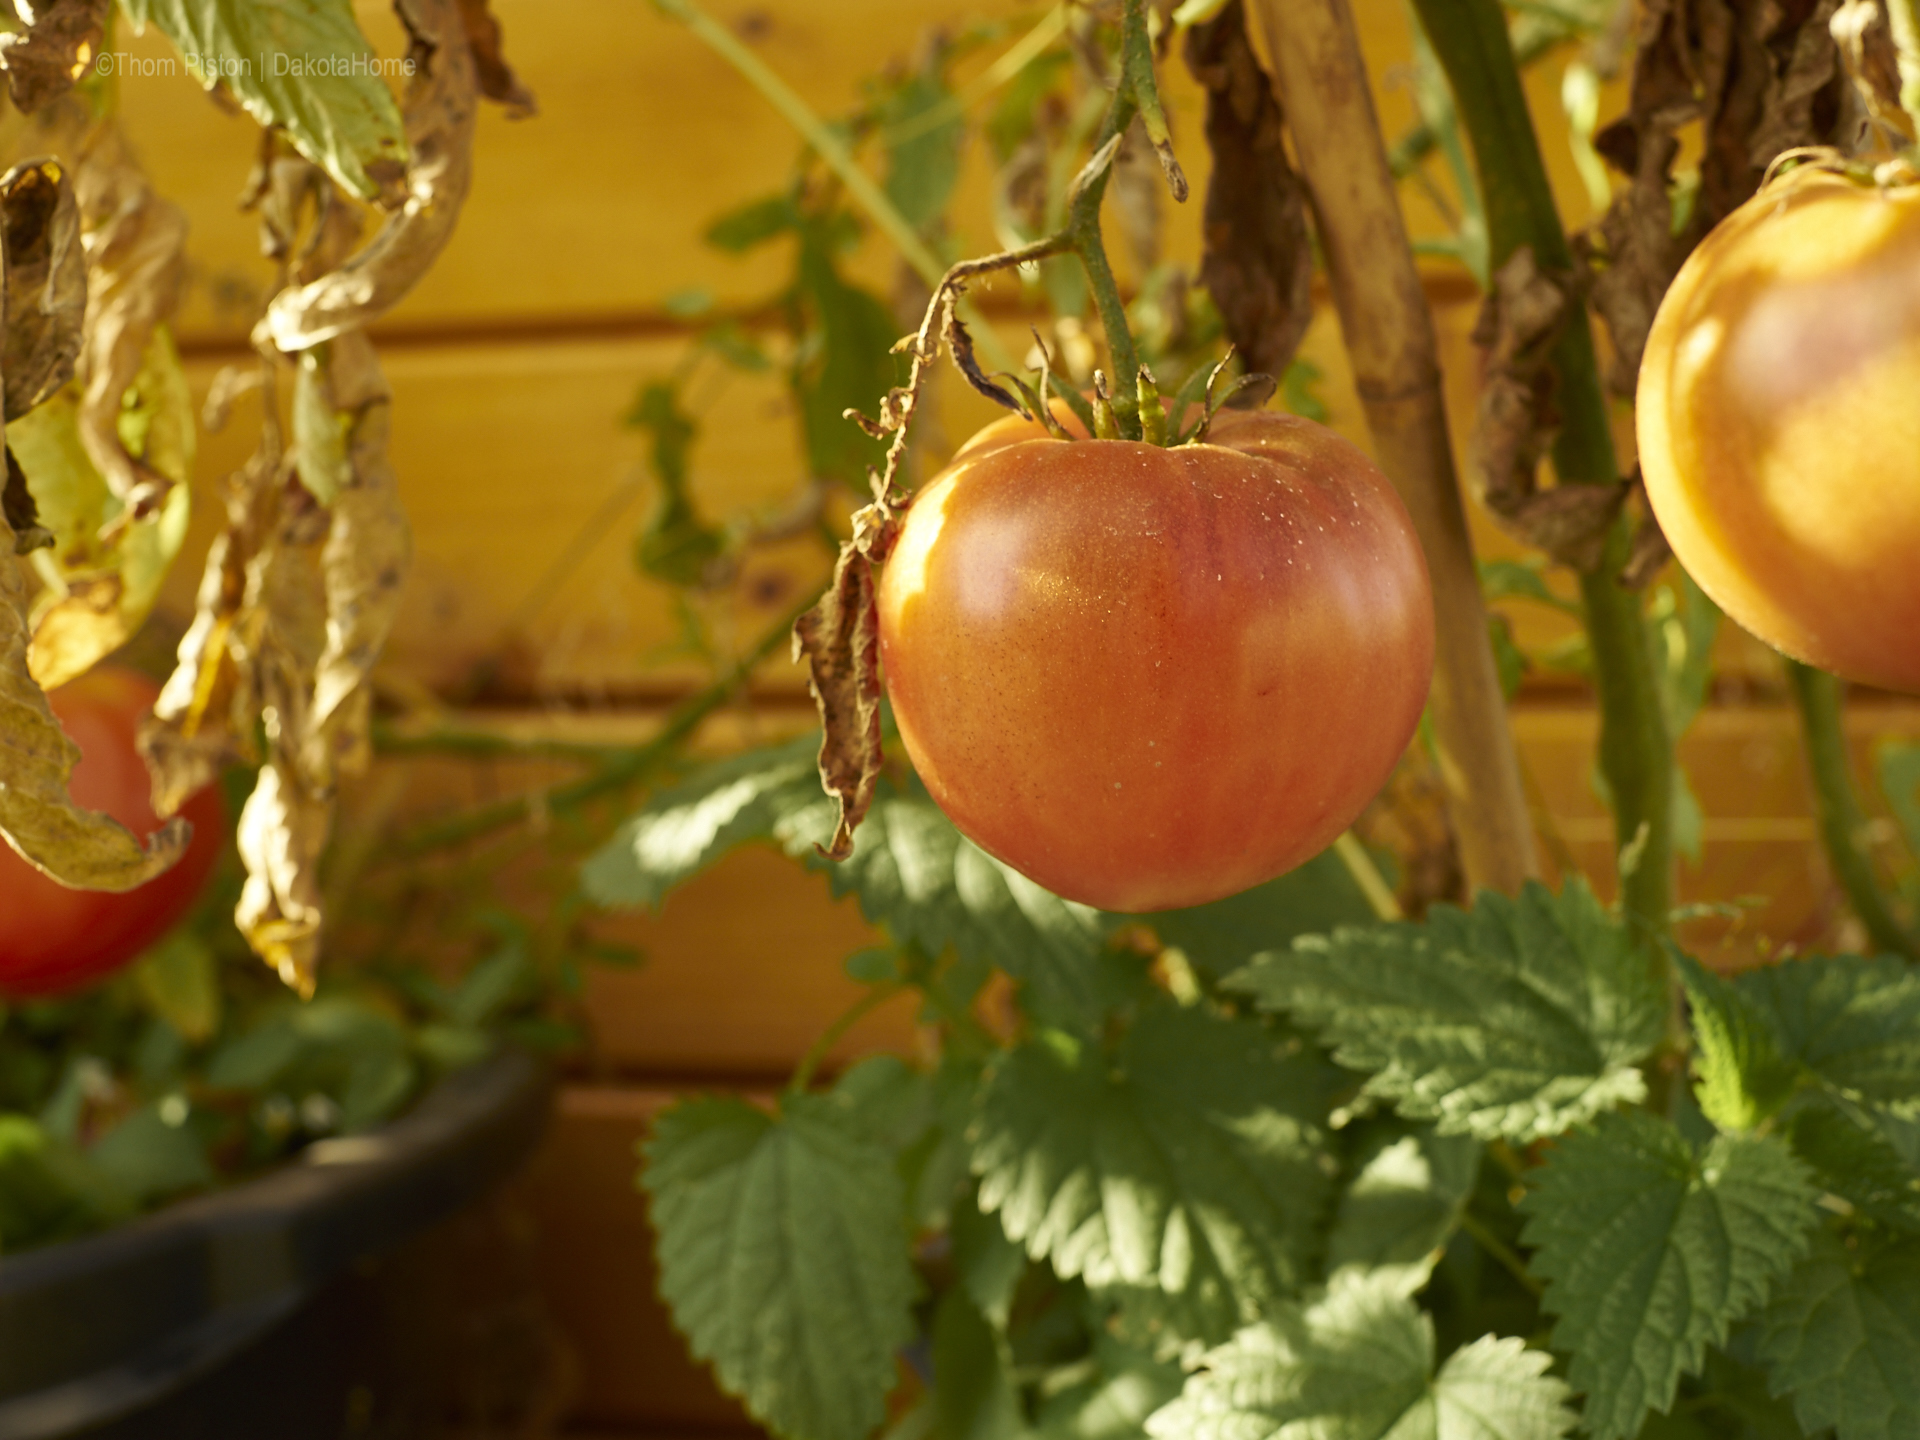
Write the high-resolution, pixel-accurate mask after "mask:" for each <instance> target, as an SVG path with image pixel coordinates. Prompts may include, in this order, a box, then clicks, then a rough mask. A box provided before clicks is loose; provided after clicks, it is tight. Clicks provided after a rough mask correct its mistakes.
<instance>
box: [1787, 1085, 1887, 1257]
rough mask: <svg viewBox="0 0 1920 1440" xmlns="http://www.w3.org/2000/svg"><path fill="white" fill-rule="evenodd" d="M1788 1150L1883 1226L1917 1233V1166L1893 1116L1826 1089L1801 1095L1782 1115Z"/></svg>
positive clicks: (1827, 1187) (1825, 1184)
mask: <svg viewBox="0 0 1920 1440" xmlns="http://www.w3.org/2000/svg"><path fill="white" fill-rule="evenodd" d="M1784 1119H1785V1124H1784V1126H1783V1130H1784V1133H1785V1134H1786V1137H1787V1143H1788V1144H1790V1145H1792V1146H1793V1153H1794V1154H1796V1155H1798V1156H1799V1157H1800V1158H1801V1159H1802V1160H1804V1161H1805V1162H1806V1163H1807V1164H1808V1165H1811V1166H1812V1167H1813V1171H1814V1174H1815V1175H1816V1176H1817V1177H1818V1179H1819V1182H1820V1185H1821V1187H1822V1188H1823V1189H1825V1190H1827V1191H1829V1192H1830V1193H1832V1194H1834V1195H1838V1196H1839V1197H1840V1198H1841V1199H1843V1200H1845V1201H1846V1202H1847V1203H1848V1204H1849V1205H1851V1206H1853V1207H1854V1209H1856V1210H1858V1211H1860V1212H1861V1213H1862V1214H1865V1215H1869V1216H1871V1217H1872V1218H1873V1219H1875V1220H1877V1221H1879V1222H1880V1223H1881V1224H1882V1225H1885V1226H1888V1227H1889V1228H1891V1229H1894V1230H1900V1231H1905V1232H1906V1233H1907V1234H1910V1235H1920V1166H1916V1164H1915V1159H1914V1157H1913V1156H1912V1155H1911V1154H1910V1153H1907V1152H1906V1151H1905V1150H1904V1148H1903V1146H1902V1143H1901V1142H1902V1141H1903V1140H1905V1139H1907V1137H1906V1136H1905V1135H1903V1134H1901V1133H1899V1130H1898V1129H1897V1128H1896V1127H1898V1126H1899V1125H1900V1122H1898V1121H1896V1120H1894V1118H1893V1117H1892V1116H1889V1115H1885V1114H1883V1113H1877V1112H1875V1111H1872V1110H1869V1109H1868V1108H1866V1107H1865V1106H1863V1105H1860V1104H1857V1103H1856V1102H1854V1101H1852V1100H1849V1099H1848V1098H1847V1097H1846V1096H1844V1095H1840V1094H1837V1093H1835V1092H1834V1091H1831V1090H1825V1089H1822V1090H1812V1091H1807V1092H1804V1093H1803V1094H1801V1095H1800V1096H1798V1097H1797V1098H1796V1101H1795V1103H1794V1104H1793V1105H1792V1106H1791V1107H1790V1108H1789V1109H1788V1111H1787V1112H1786V1115H1785V1117H1784Z"/></svg>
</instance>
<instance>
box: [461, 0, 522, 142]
mask: <svg viewBox="0 0 1920 1440" xmlns="http://www.w3.org/2000/svg"><path fill="white" fill-rule="evenodd" d="M460 18H461V19H462V20H463V21H465V22H466V27H467V40H468V42H469V43H470V44H471V45H472V46H473V68H474V70H475V72H476V73H477V74H478V75H479V77H480V93H481V94H482V95H484V96H486V97H487V99H489V100H496V101H498V102H499V103H500V104H502V105H504V106H505V107H506V110H507V118H508V119H509V120H525V119H528V118H529V117H531V116H534V115H537V114H539V113H540V106H539V103H538V102H537V101H535V99H534V98H533V92H532V91H531V90H529V89H527V87H526V86H525V85H522V84H521V83H520V77H519V76H518V75H516V74H514V73H513V67H512V66H511V65H509V64H507V57H506V53H505V50H504V48H503V46H502V44H501V37H500V22H499V20H498V19H496V18H495V17H494V14H493V12H492V11H491V10H489V9H488V8H487V0H460Z"/></svg>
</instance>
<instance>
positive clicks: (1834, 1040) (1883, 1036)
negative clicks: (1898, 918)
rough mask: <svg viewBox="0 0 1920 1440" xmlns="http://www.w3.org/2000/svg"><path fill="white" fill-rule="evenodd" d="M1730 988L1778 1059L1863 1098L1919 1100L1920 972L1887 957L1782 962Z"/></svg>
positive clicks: (1748, 973) (1746, 975)
mask: <svg viewBox="0 0 1920 1440" xmlns="http://www.w3.org/2000/svg"><path fill="white" fill-rule="evenodd" d="M1733 984H1734V988H1735V989H1737V990H1738V991H1739V993H1740V994H1741V996H1742V997H1743V998H1745V999H1746V1000H1747V1001H1748V1003H1749V1004H1751V1005H1752V1006H1753V1007H1754V1008H1755V1009H1756V1010H1758V1011H1759V1012H1760V1013H1762V1014H1764V1015H1765V1016H1766V1017H1767V1019H1768V1021H1769V1023H1770V1024H1771V1025H1772V1027H1773V1029H1774V1031H1775V1034H1776V1036H1777V1039H1778V1044H1779V1047H1780V1050H1781V1053H1782V1054H1783V1055H1784V1056H1785V1057H1786V1058H1787V1059H1789V1060H1792V1061H1797V1062H1798V1063H1799V1064H1802V1065H1804V1066H1806V1067H1807V1068H1808V1069H1809V1070H1811V1071H1813V1073H1814V1074H1816V1075H1818V1076H1819V1077H1820V1078H1821V1079H1823V1080H1825V1081H1827V1082H1828V1083H1829V1084H1831V1085H1834V1086H1836V1087H1837V1088H1839V1089H1840V1090H1843V1091H1846V1092H1847V1093H1849V1094H1853V1095H1858V1096H1859V1097H1861V1098H1862V1099H1865V1100H1869V1101H1876V1102H1879V1103H1881V1104H1890V1105H1891V1104H1900V1103H1902V1102H1904V1101H1909V1100H1915V1099H1920V972H1916V971H1915V970H1914V969H1913V967H1911V966H1909V965H1906V964H1903V963H1902V962H1901V961H1900V960H1899V959H1897V958H1895V957H1894V956H1891V955H1883V956H1880V957H1878V958H1877V959H1872V960H1863V959H1861V958H1860V957H1859V956H1857V955H1836V956H1816V957H1812V958H1809V959H1805V960H1787V961H1782V962H1781V963H1779V964H1776V965H1763V966H1760V967H1758V968H1756V969H1753V970H1747V971H1743V972H1742V973H1741V974H1740V975H1739V976H1738V977H1736V978H1735V980H1734V982H1733Z"/></svg>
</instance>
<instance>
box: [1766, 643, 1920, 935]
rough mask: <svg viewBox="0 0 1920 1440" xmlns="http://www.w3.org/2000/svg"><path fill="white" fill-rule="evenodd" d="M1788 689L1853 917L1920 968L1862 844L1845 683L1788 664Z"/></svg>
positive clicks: (1831, 857) (1827, 841)
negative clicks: (1844, 718) (1844, 713)
mask: <svg viewBox="0 0 1920 1440" xmlns="http://www.w3.org/2000/svg"><path fill="white" fill-rule="evenodd" d="M1786 667H1787V683H1788V684H1789V686H1791V688H1792V690H1793V698H1794V703H1795V704H1796V706H1798V708H1799V711H1800V730H1801V734H1802V735H1803V736H1804V737H1805V740H1806V747H1807V768H1808V769H1809V770H1811V771H1812V772H1813V793H1814V802H1815V806H1816V808H1817V809H1818V811H1819V814H1820V840H1821V843H1822V844H1823V845H1825V847H1826V851H1827V863H1828V864H1830V865H1831V866H1833V874H1834V878H1835V879H1837V880H1838V881H1839V882H1840V886H1841V888H1842V889H1843V890H1845V891H1846V892H1847V899H1848V900H1849V901H1851V902H1852V904H1853V909H1854V913H1855V914H1857V915H1858V916H1859V917H1860V921H1861V923H1862V924H1863V925H1865V926H1866V927H1867V936H1868V938H1869V939H1871V940H1872V941H1873V943H1874V945H1875V946H1876V947H1877V948H1879V949H1880V950H1883V951H1888V952H1890V953H1892V954H1895V955H1899V956H1901V957H1903V958H1904V959H1906V960H1909V961H1914V962H1920V943H1917V942H1916V940H1915V937H1914V936H1913V935H1912V934H1910V933H1909V932H1908V930H1907V929H1906V927H1905V926H1903V925H1902V924H1901V923H1900V922H1899V920H1898V919H1896V918H1895V916H1894V913H1893V910H1892V908H1891V907H1890V906H1889V905H1888V904H1887V897H1886V895H1885V894H1884V893H1883V892H1882V891H1881V889H1880V885H1879V882H1878V881H1877V880H1876V879H1875V878H1874V873H1873V861H1872V859H1871V857H1870V856H1869V855H1868V853H1867V848H1866V846H1865V845H1864V844H1863V843H1862V840H1863V838H1864V836H1865V833H1866V828H1867V817H1866V816H1865V815H1864V814H1863V813H1862V812H1861V809H1860V799H1859V796H1858V795H1857V794H1856V793H1855V791H1854V788H1853V776H1852V774H1851V772H1850V771H1849V769H1848V766H1847V737H1846V731H1845V730H1844V728H1843V727H1842V725H1841V721H1840V715H1841V705H1842V702H1843V695H1842V689H1841V684H1840V681H1838V680H1836V679H1835V678H1834V677H1833V676H1831V675H1829V674H1827V672H1826V671H1824V670H1816V669H1814V667H1813V666H1811V665H1803V664H1801V663H1800V662H1799V661H1798V660H1788V661H1786Z"/></svg>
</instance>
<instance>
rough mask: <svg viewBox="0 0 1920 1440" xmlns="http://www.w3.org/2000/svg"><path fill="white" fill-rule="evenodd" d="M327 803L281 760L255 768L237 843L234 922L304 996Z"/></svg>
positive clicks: (310, 978) (317, 917)
mask: <svg viewBox="0 0 1920 1440" xmlns="http://www.w3.org/2000/svg"><path fill="white" fill-rule="evenodd" d="M332 825H333V804H332V802H331V801H330V800H319V799H315V798H314V797H313V796H310V795H308V794H306V793H305V792H304V791H303V790H302V789H301V787H300V782H299V780H298V779H297V778H295V777H294V776H293V775H292V774H291V772H290V771H289V770H288V769H287V768H286V767H285V766H283V764H282V763H281V762H280V761H279V760H274V761H270V762H269V763H268V764H266V765H264V766H262V767H261V770H260V779H259V781H258V782H257V783H256V784H255V786H254V790H253V794H252V795H250V796H248V797H247V803H246V805H245V806H244V807H243V808H242V809H241V811H240V824H239V827H238V829H237V831H236V832H235V840H236V843H237V845H238V847H239V850H240V859H241V861H242V862H243V863H244V864H245V865H246V868H247V880H246V884H245V885H244V886H243V887H242V889H241V892H240V904H239V906H238V907H237V908H236V909H235V911H234V917H233V918H234V922H235V923H236V924H237V925H238V926H239V927H240V933H241V934H243V935H245V936H246V938H247V943H248V944H249V945H251V946H252V947H253V951H254V953H255V954H256V955H258V956H259V957H260V958H261V959H262V960H265V961H266V962H267V964H269V965H271V966H272V967H273V969H274V971H275V972H276V973H277V974H278V975H279V976H280V979H281V981H282V982H283V983H284V984H286V985H287V986H288V987H289V988H291V989H293V990H296V991H298V992H299V993H300V994H301V995H302V996H310V995H312V994H313V988H314V976H315V971H316V967H317V964H318V961H319V956H320V929H321V923H322V910H321V903H320V883H319V872H320V857H321V855H322V854H323V853H324V852H325V850H326V848H327V835H328V832H329V831H330V830H331V828H332Z"/></svg>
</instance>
